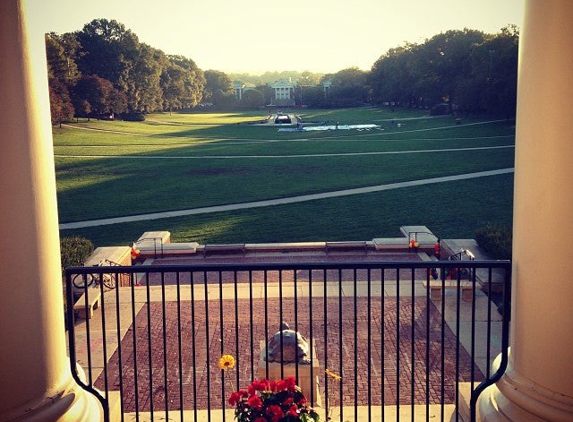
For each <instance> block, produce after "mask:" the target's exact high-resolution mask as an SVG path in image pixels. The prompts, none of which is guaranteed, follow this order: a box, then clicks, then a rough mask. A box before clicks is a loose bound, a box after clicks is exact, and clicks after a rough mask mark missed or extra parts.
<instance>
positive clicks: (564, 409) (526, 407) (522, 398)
mask: <svg viewBox="0 0 573 422" xmlns="http://www.w3.org/2000/svg"><path fill="white" fill-rule="evenodd" d="M477 411H478V421H481V422H570V421H572V420H573V397H566V396H564V395H562V394H559V393H556V392H553V391H549V390H547V389H546V388H543V387H541V386H540V385H536V384H535V383H534V382H532V381H531V380H529V379H527V378H525V377H523V376H521V375H520V374H519V373H517V372H516V371H515V370H514V369H513V368H509V369H508V371H507V372H506V373H505V375H504V376H503V377H502V378H501V379H500V380H499V381H498V382H497V383H496V384H494V385H492V386H491V387H489V388H487V389H486V390H485V391H484V392H483V393H482V394H481V395H480V397H479V399H478V402H477Z"/></svg>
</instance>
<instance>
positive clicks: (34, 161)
mask: <svg viewBox="0 0 573 422" xmlns="http://www.w3.org/2000/svg"><path fill="white" fill-rule="evenodd" d="M24 15H25V12H24V7H23V6H22V2H21V1H20V0H2V1H0V58H1V59H0V171H1V173H0V174H1V178H0V239H1V240H0V256H2V259H3V263H2V265H0V288H1V291H0V374H1V376H0V421H2V422H6V421H11V422H13V421H27V422H34V421H42V422H45V421H48V422H49V421H75V422H78V421H100V420H102V419H103V411H102V408H101V406H100V404H99V402H98V401H97V400H96V399H95V397H93V396H92V395H90V394H87V393H85V392H84V391H83V390H82V389H81V388H80V387H79V386H78V385H77V384H76V383H75V381H74V380H73V378H72V374H71V371H70V369H69V362H68V359H67V357H66V342H65V332H64V314H63V309H64V308H63V295H62V278H61V270H60V245H59V234H58V215H57V205H56V184H55V170H54V159H53V146H52V134H51V124H50V115H49V110H50V109H49V99H48V86H47V76H46V59H45V47H44V38H43V36H42V34H38V36H37V37H35V38H33V37H30V40H29V39H28V32H27V28H26V22H25V16H24ZM29 42H30V44H29Z"/></svg>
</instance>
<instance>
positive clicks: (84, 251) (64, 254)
mask: <svg viewBox="0 0 573 422" xmlns="http://www.w3.org/2000/svg"><path fill="white" fill-rule="evenodd" d="M60 251H61V258H62V274H63V273H64V270H65V269H66V268H68V267H74V266H79V265H83V263H84V261H85V260H86V259H87V258H88V257H89V256H90V254H91V253H92V252H93V251H94V244H93V243H92V241H91V240H89V239H86V238H83V237H79V236H73V237H63V238H61V239H60Z"/></svg>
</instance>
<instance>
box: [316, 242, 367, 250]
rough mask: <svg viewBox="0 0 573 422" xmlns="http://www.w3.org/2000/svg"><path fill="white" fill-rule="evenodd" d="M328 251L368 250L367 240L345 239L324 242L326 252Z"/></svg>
mask: <svg viewBox="0 0 573 422" xmlns="http://www.w3.org/2000/svg"><path fill="white" fill-rule="evenodd" d="M330 251H346V252H348V251H362V252H364V253H366V252H368V242H365V241H347V242H326V253H328V252H330Z"/></svg>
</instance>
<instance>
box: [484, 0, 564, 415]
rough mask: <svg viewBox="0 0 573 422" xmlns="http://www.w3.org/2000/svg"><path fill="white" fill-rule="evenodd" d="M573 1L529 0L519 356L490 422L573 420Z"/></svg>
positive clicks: (515, 290) (520, 136)
mask: <svg viewBox="0 0 573 422" xmlns="http://www.w3.org/2000/svg"><path fill="white" fill-rule="evenodd" d="M572 19H573V1H570V0H528V1H527V2H526V11H525V21H524V25H523V29H522V32H521V37H520V56H519V59H520V65H519V86H518V107H517V134H516V163H515V205H514V226H513V235H514V241H513V280H512V294H513V298H512V320H511V340H510V344H511V352H510V360H509V369H508V372H507V373H506V375H504V376H503V378H502V379H501V380H500V381H499V382H498V383H497V384H496V385H494V386H492V387H490V388H489V389H487V390H486V391H485V392H484V393H483V394H482V395H481V396H480V400H479V402H478V406H479V407H478V411H479V417H480V420H482V421H519V422H529V421H563V422H565V421H573V21H572Z"/></svg>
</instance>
